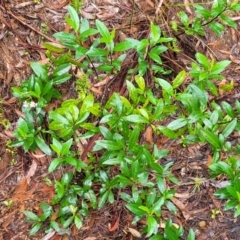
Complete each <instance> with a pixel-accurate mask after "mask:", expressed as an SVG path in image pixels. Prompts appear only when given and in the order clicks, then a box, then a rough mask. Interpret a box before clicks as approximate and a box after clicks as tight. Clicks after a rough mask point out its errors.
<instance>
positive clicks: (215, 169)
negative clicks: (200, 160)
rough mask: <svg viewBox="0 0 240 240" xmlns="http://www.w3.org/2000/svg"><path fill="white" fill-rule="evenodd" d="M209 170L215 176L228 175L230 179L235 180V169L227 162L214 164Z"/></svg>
mask: <svg viewBox="0 0 240 240" xmlns="http://www.w3.org/2000/svg"><path fill="white" fill-rule="evenodd" d="M209 168H210V170H211V172H212V174H214V176H218V175H220V174H227V176H228V177H229V178H230V179H233V178H234V174H233V169H232V168H231V167H230V166H229V165H228V164H227V163H226V162H217V163H213V164H211V165H210V166H209Z"/></svg>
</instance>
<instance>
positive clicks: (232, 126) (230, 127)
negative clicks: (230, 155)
mask: <svg viewBox="0 0 240 240" xmlns="http://www.w3.org/2000/svg"><path fill="white" fill-rule="evenodd" d="M236 126H237V119H234V120H233V121H231V122H230V123H229V124H228V125H227V126H226V127H225V128H224V130H223V131H222V135H223V136H224V138H227V137H228V136H229V135H230V134H231V133H232V132H233V131H234V129H235V127H236Z"/></svg>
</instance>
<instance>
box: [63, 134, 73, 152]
mask: <svg viewBox="0 0 240 240" xmlns="http://www.w3.org/2000/svg"><path fill="white" fill-rule="evenodd" d="M72 143H73V139H72V138H70V139H69V140H68V141H67V142H65V143H63V144H62V149H61V156H64V155H67V154H68V152H69V149H70V147H71V146H72Z"/></svg>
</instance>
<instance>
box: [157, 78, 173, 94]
mask: <svg viewBox="0 0 240 240" xmlns="http://www.w3.org/2000/svg"><path fill="white" fill-rule="evenodd" d="M155 81H156V82H157V83H158V84H159V85H160V86H161V87H162V88H163V89H164V90H165V91H166V92H167V93H168V94H169V95H170V96H172V95H173V88H172V85H171V84H170V83H169V82H167V81H166V80H164V79H162V78H155Z"/></svg>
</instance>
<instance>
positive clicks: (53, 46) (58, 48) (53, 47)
mask: <svg viewBox="0 0 240 240" xmlns="http://www.w3.org/2000/svg"><path fill="white" fill-rule="evenodd" d="M42 45H43V46H44V47H45V48H46V49H47V50H49V51H50V52H56V53H62V52H63V51H64V47H63V46H62V45H61V44H58V43H52V42H44V43H43V44H42Z"/></svg>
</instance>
